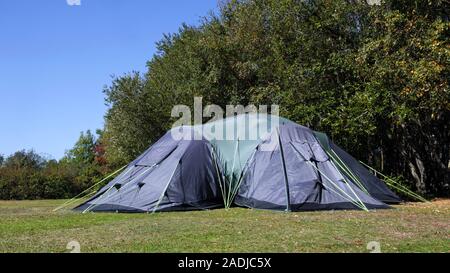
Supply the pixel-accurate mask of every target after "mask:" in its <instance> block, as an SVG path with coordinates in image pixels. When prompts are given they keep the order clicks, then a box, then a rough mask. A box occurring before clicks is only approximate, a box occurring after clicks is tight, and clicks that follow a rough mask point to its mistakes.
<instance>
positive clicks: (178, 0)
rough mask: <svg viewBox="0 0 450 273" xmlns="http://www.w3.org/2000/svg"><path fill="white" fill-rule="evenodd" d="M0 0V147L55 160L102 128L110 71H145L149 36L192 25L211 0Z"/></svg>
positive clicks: (150, 48) (152, 49)
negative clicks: (71, 0) (83, 135)
mask: <svg viewBox="0 0 450 273" xmlns="http://www.w3.org/2000/svg"><path fill="white" fill-rule="evenodd" d="M66 1H67V0H33V1H31V0H14V1H0V154H3V155H9V154H11V153H13V152H15V151H17V150H20V149H34V150H35V151H36V152H38V153H41V154H44V155H47V156H51V157H53V158H56V159H59V158H60V157H62V156H63V155H64V152H65V150H67V149H69V148H71V147H72V146H73V144H74V143H75V141H76V140H77V138H78V137H79V134H80V132H81V131H84V130H87V129H91V130H93V131H95V129H97V128H102V127H103V115H104V113H105V111H106V106H105V105H104V96H103V93H102V90H103V87H104V85H107V84H109V83H110V82H111V75H122V74H124V73H126V72H130V71H133V70H136V71H145V70H146V67H145V64H146V61H147V60H149V59H151V57H152V56H153V54H154V53H155V52H156V51H155V42H157V41H158V40H160V39H161V38H162V37H163V34H164V33H172V32H176V31H177V30H178V28H179V27H180V25H181V24H182V23H183V22H185V23H188V24H198V23H199V22H200V20H201V17H202V16H205V15H207V14H208V12H210V11H212V10H216V9H217V1H216V0H164V1H163V0H159V1H151V0H132V1H126V0H115V1H113V0H81V5H80V6H69V5H68V4H67V2H66Z"/></svg>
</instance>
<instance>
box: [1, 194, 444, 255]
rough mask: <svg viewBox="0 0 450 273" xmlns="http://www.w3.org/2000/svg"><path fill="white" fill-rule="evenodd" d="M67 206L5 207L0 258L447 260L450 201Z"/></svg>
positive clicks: (13, 203) (50, 203)
mask: <svg viewBox="0 0 450 273" xmlns="http://www.w3.org/2000/svg"><path fill="white" fill-rule="evenodd" d="M62 202H63V201H61V200H59V201H55V200H53V201H0V252H66V251H68V250H66V245H67V243H68V242H69V241H72V240H76V241H78V242H79V243H80V245H81V252H369V251H368V250H367V249H366V247H367V243H368V242H370V241H378V242H379V243H380V244H381V251H382V252H449V251H450V200H440V201H435V202H433V203H427V204H425V203H408V204H404V205H399V206H396V207H395V209H391V210H379V211H371V212H363V211H324V212H298V213H282V212H272V211H261V210H251V209H242V208H233V209H230V210H224V209H219V210H212V211H195V212H173V213H157V214H116V213H98V214H94V213H88V214H80V213H75V212H71V211H60V212H56V213H54V212H52V209H53V208H55V207H56V206H58V205H59V204H61V203H62Z"/></svg>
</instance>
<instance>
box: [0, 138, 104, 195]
mask: <svg viewBox="0 0 450 273" xmlns="http://www.w3.org/2000/svg"><path fill="white" fill-rule="evenodd" d="M99 133H101V131H100V132H99ZM100 144H101V143H100V142H99V140H98V139H96V138H95V136H94V135H93V134H92V133H91V132H90V131H87V132H86V133H81V135H80V138H79V140H78V141H77V142H76V144H75V145H74V147H73V148H72V149H71V150H70V151H68V152H67V154H66V156H65V157H64V158H63V159H61V160H60V161H56V160H48V159H46V158H44V157H42V156H40V155H39V154H37V153H36V152H34V151H18V152H16V153H14V154H13V155H11V156H9V157H7V158H6V159H5V160H4V162H3V164H0V199H16V200H19V199H57V198H70V197H73V196H75V195H76V194H78V193H79V192H82V191H83V190H84V189H86V188H88V187H89V186H91V185H92V184H93V183H95V182H96V181H98V180H99V179H100V178H101V177H102V176H103V175H104V174H105V173H106V172H108V171H109V169H108V168H107V167H105V162H104V161H102V160H100V158H101V156H102V155H101V154H100V153H99V151H101V149H99V146H100Z"/></svg>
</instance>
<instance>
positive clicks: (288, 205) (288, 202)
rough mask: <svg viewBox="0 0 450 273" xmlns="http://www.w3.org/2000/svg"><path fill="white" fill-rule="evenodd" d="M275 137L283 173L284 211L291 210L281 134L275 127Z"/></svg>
mask: <svg viewBox="0 0 450 273" xmlns="http://www.w3.org/2000/svg"><path fill="white" fill-rule="evenodd" d="M277 137H278V144H279V146H280V157H281V164H282V166H283V173H284V184H285V188H286V211H287V212H290V211H291V197H290V193H289V180H288V175H287V170H286V162H285V160H284V151H283V144H281V136H280V130H279V129H278V128H277Z"/></svg>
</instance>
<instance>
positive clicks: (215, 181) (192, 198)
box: [75, 114, 401, 212]
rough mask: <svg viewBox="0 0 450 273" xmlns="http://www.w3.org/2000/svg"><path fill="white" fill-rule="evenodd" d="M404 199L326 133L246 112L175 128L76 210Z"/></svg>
mask: <svg viewBox="0 0 450 273" xmlns="http://www.w3.org/2000/svg"><path fill="white" fill-rule="evenodd" d="M400 201H401V200H400V198H399V197H397V196H396V195H395V194H394V193H393V192H392V191H391V190H390V189H389V188H388V187H387V186H386V185H385V184H384V182H383V181H381V180H380V179H378V178H377V177H375V176H373V175H372V174H371V173H370V172H369V171H368V170H367V169H366V168H365V167H363V166H362V165H361V164H360V163H359V162H358V161H357V160H356V159H354V158H353V157H352V156H350V155H349V154H348V153H346V152H345V151H344V150H342V149H341V148H339V147H338V146H337V145H336V144H334V143H333V142H332V141H331V140H330V139H329V138H328V137H327V136H326V135H325V134H323V133H320V132H315V131H313V130H311V129H309V128H306V127H304V126H301V125H298V124H296V123H294V122H292V121H290V120H287V119H284V118H280V117H277V116H271V115H265V114H243V115H238V116H233V117H229V118H226V119H221V120H216V121H212V122H209V123H206V124H203V125H196V126H181V127H177V128H173V129H172V130H170V131H169V132H167V133H166V134H165V135H164V136H163V137H162V138H161V139H160V140H158V141H157V142H156V143H154V144H153V145H152V146H151V147H150V148H149V149H148V150H147V151H145V152H144V153H143V154H142V155H141V156H139V157H138V158H137V159H136V160H134V161H133V162H131V163H130V164H129V165H128V166H127V167H126V168H125V169H124V170H123V172H122V173H121V174H119V175H118V176H117V177H116V178H115V179H113V180H112V181H111V182H109V183H108V184H107V185H106V186H104V187H103V188H101V189H100V190H99V191H98V192H97V193H96V194H95V195H94V196H93V197H91V198H90V199H89V200H87V201H86V202H84V203H83V204H81V205H79V206H78V207H76V208H75V209H76V210H78V211H83V212H88V211H117V212H156V211H175V210H195V209H211V208H219V207H230V206H233V205H237V206H243V207H249V208H258V209H270V210H285V211H302V210H324V209H363V210H368V209H381V208H389V206H388V205H387V204H390V203H399V202H400Z"/></svg>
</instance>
